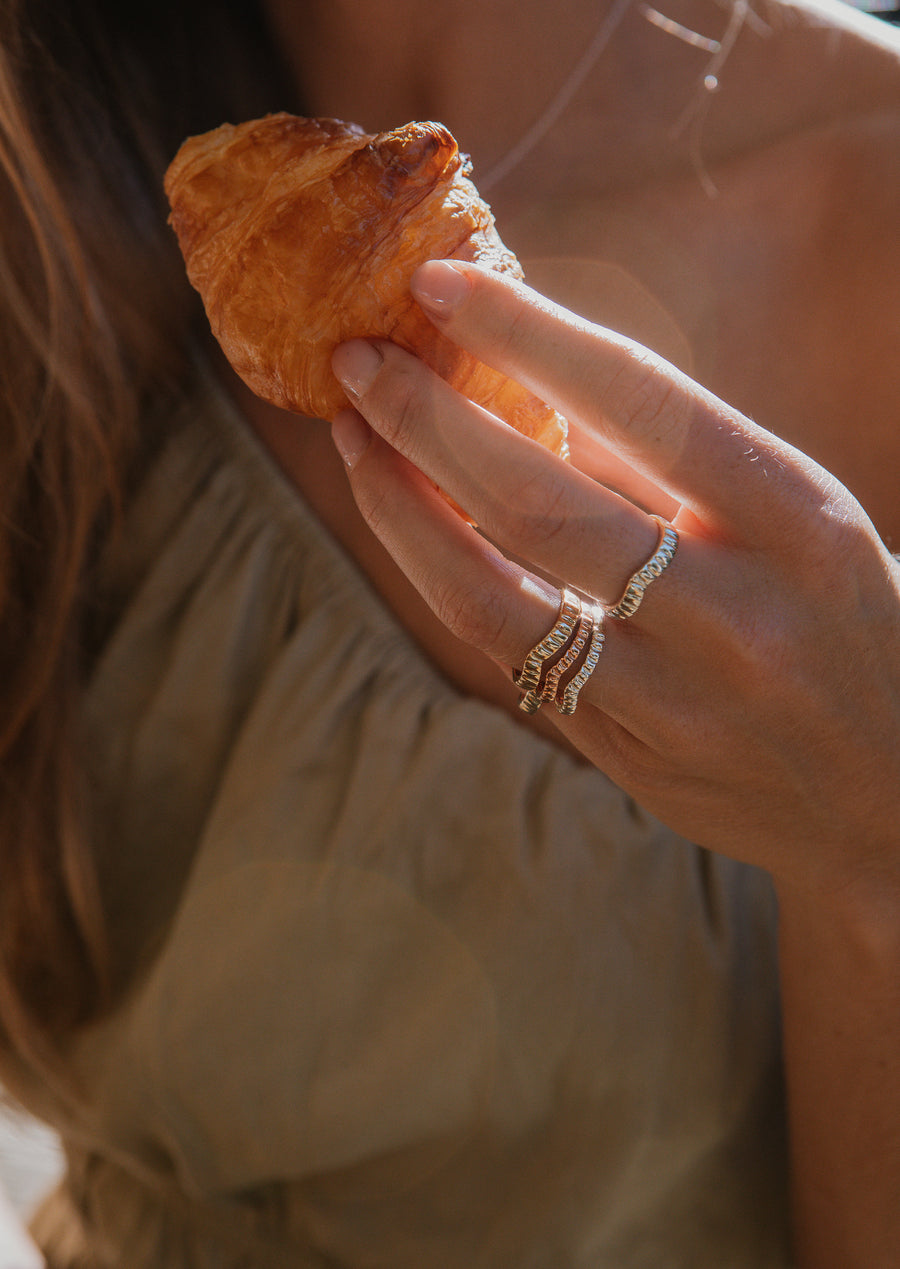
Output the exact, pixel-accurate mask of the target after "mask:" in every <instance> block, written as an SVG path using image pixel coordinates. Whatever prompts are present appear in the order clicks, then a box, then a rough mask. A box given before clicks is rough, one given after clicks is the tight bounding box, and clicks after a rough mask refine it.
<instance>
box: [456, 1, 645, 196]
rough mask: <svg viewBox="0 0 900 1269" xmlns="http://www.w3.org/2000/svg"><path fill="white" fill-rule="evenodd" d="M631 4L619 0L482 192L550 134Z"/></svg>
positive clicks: (482, 182)
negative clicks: (546, 104)
mask: <svg viewBox="0 0 900 1269" xmlns="http://www.w3.org/2000/svg"><path fill="white" fill-rule="evenodd" d="M631 4H632V0H615V4H614V5H613V6H612V8H611V9H609V10H608V12H607V13H606V15H605V16H604V18H603V21H602V22H601V24H600V28H599V30H598V31H597V34H596V35H595V36H594V38H593V39H592V40H591V42H590V44H589V45H588V46H587V48H586V49H585V50H584V52H583V53H582V55H581V57H579V59H578V61H577V62H576V63H575V66H574V67H573V69H572V71H571V72H570V74H569V76H568V78H567V79H566V80H565V82H564V83H563V84H562V86H561V87H560V88H559V89H558V90H557V92H556V94H555V96H554V97H553V98H552V100H551V101H550V104H549V105H548V106H547V107H546V109H545V110H544V111H543V113H542V114H541V115H540V116H539V117H538V118H537V119H536V120H535V122H534V123H533V124H532V125H531V127H530V128H529V129H528V131H527V132H526V133H524V135H523V136H522V137H520V138H519V140H518V141H517V142H516V144H515V145H514V146H513V147H512V149H511V150H508V151H507V152H506V154H504V156H503V158H501V159H499V160H498V161H497V162H496V163H495V164H494V165H493V167H491V168H489V169H488V170H487V172H485V174H484V175H483V176H479V178H478V188H479V189H480V190H481V191H482V192H487V191H489V190H490V189H491V188H492V187H493V186H495V185H499V183H500V182H501V181H503V180H505V179H506V177H507V176H509V174H510V172H511V171H512V170H513V169H514V168H516V167H518V165H519V164H520V163H521V162H522V160H523V159H524V158H525V157H526V155H528V154H529V153H530V152H531V151H532V150H533V149H534V147H535V146H536V145H537V144H538V142H539V141H541V140H542V139H543V137H545V136H546V135H547V133H548V132H549V131H550V129H551V128H552V127H553V125H554V124H555V123H556V121H557V119H559V117H560V115H561V114H562V113H563V111H564V110H565V109H566V107H567V106H568V105H569V103H570V102H571V100H572V98H573V97H574V96H575V94H576V93H577V92H578V90H579V88H580V87H581V85H582V84H583V83H584V81H585V80H586V79H587V77H588V75H589V74H590V73H591V71H592V70H593V69H594V67H595V66H596V64H597V62H598V61H599V60H600V58H601V56H602V55H603V53H604V51H605V50H606V47H607V45H608V44H609V42H610V40H611V39H612V37H613V35H614V34H615V33H616V30H617V28H618V26H619V24H620V23H621V21H622V19H623V18H624V17H625V14H626V13H627V12H628V9H629V8H630V7H631Z"/></svg>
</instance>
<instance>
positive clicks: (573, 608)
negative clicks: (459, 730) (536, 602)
mask: <svg viewBox="0 0 900 1269" xmlns="http://www.w3.org/2000/svg"><path fill="white" fill-rule="evenodd" d="M580 617H581V600H580V599H579V598H578V596H577V595H576V594H575V592H574V591H571V590H569V589H568V588H567V589H565V590H564V591H563V592H562V595H561V596H560V604H559V613H558V615H557V618H556V622H555V623H554V625H553V628H552V630H550V631H549V633H548V634H546V635H545V636H544V638H543V639H542V640H541V641H540V643H536V644H535V645H534V647H533V648H532V649H531V651H530V652H529V653H528V656H527V657H526V658H525V660H524V662H523V664H522V668H521V670H518V671H516V670H513V682H514V683H515V685H516V687H518V688H519V689H520V690H521V691H522V692H524V696H523V697H522V699H521V700H520V701H519V709H521V710H523V711H524V713H526V714H534V713H537V711H538V710H539V709H540V707H541V704H542V694H541V692H540V691H539V690H538V689H539V685H540V681H541V673H542V671H543V668H544V662H545V661H547V660H548V658H550V657H552V656H553V654H554V652H558V651H559V650H560V648H562V647H563V646H564V645H565V644H566V643H568V641H569V639H571V637H572V631H573V630H574V628H575V622H576V621H578V620H579V618H580Z"/></svg>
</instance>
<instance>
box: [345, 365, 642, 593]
mask: <svg viewBox="0 0 900 1269" xmlns="http://www.w3.org/2000/svg"><path fill="white" fill-rule="evenodd" d="M334 366H335V370H336V372H337V373H338V376H339V377H340V378H341V380H342V382H343V384H344V386H345V387H346V388H347V390H348V392H349V393H350V394H351V395H352V396H353V398H354V400H355V403H356V405H357V408H358V410H359V412H360V413H361V414H362V415H364V416H365V418H366V419H367V420H368V422H369V423H371V424H372V425H373V426H374V427H375V428H376V429H377V431H378V432H379V434H380V435H382V436H383V437H384V438H385V439H386V440H387V441H388V442H389V443H390V444H391V445H393V446H395V447H396V449H397V450H399V451H400V452H401V453H403V454H404V455H405V457H406V458H408V459H409V460H410V461H411V462H412V463H413V464H415V466H416V467H418V468H420V469H421V470H422V471H424V472H425V474H426V475H427V476H428V477H430V479H431V480H433V481H434V482H435V483H436V484H437V485H438V486H439V487H440V488H441V489H443V490H445V491H446V492H447V493H448V494H449V495H450V496H451V497H452V498H453V499H454V500H455V501H456V502H457V503H458V504H459V505H460V506H462V507H463V508H465V510H466V511H467V512H468V513H469V514H470V515H471V516H472V518H473V519H474V520H475V522H476V523H477V524H478V525H479V526H480V527H481V529H482V530H483V531H484V533H485V534H486V535H487V536H488V537H489V538H491V539H492V540H493V541H495V542H497V543H498V544H499V545H500V546H501V548H502V549H503V550H505V551H508V552H509V553H510V554H512V555H514V556H516V557H518V558H523V559H526V560H528V561H529V562H531V563H532V564H533V565H534V566H535V567H536V568H538V569H541V570H543V571H544V572H546V573H549V574H551V575H552V576H554V577H561V578H565V579H566V581H567V582H569V583H570V584H571V585H573V586H576V587H577V588H579V589H580V590H583V591H585V592H586V593H588V594H590V595H593V596H594V597H595V598H597V599H599V600H600V601H601V602H603V603H610V604H612V603H615V602H616V601H617V600H618V599H619V598H620V596H621V594H622V591H623V589H624V586H625V583H626V581H627V580H628V578H629V577H630V576H631V574H632V572H633V571H634V569H636V568H637V567H638V566H639V565H640V564H641V563H642V562H643V561H645V560H646V559H647V558H648V556H649V555H650V554H651V553H652V551H653V549H654V547H655V545H656V540H657V537H658V530H657V526H656V523H655V522H654V521H653V520H652V519H651V518H650V517H649V516H647V515H645V514H644V512H642V511H641V510H640V509H639V508H638V507H636V506H634V504H633V503H631V502H629V501H628V500H627V499H625V498H622V497H621V496H619V495H618V494H615V493H613V492H612V491H610V490H608V489H606V488H605V487H604V486H603V485H599V484H597V483H596V482H595V481H593V480H591V479H590V478H589V477H588V476H585V475H584V474H582V473H581V472H579V471H578V470H577V469H576V468H574V467H573V466H572V465H571V464H567V463H565V462H563V461H562V460H560V459H558V458H557V457H556V456H555V455H553V454H551V453H549V452H548V451H547V450H545V449H543V448H542V447H541V446H539V445H537V444H536V443H535V442H534V441H531V440H529V439H527V438H526V437H523V436H521V435H520V434H519V433H518V432H516V431H514V430H513V429H512V428H510V427H508V426H507V425H506V424H505V423H502V422H501V421H500V420H498V419H496V418H495V417H494V416H493V415H491V414H489V413H488V412H487V411H486V410H483V409H481V408H480V407H479V406H477V405H474V404H473V403H472V402H470V401H468V400H466V399H465V398H464V397H461V396H460V395H459V393H457V392H455V391H454V390H453V389H452V388H451V387H449V385H448V384H446V383H445V382H444V381H443V380H442V379H441V378H439V377H438V376H437V375H435V374H433V373H432V372H431V371H430V370H428V369H427V367H426V366H424V365H423V364H422V363H421V362H420V361H418V360H417V359H416V358H414V357H412V356H411V355H410V354H408V353H406V352H404V351H402V350H401V349H399V348H397V347H396V346H394V345H392V344H389V343H386V342H381V341H379V342H377V343H369V342H367V341H362V340H354V341H352V342H350V343H348V344H345V345H343V346H342V347H341V348H339V349H338V350H337V352H336V354H335V358H334ZM411 420H412V421H413V422H414V423H416V425H414V426H411V425H410V421H411ZM418 424H421V426H420V425H418ZM485 473H490V482H489V483H488V482H486V481H485V479H484V474H485Z"/></svg>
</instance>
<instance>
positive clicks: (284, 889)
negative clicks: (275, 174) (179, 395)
mask: <svg viewBox="0 0 900 1269" xmlns="http://www.w3.org/2000/svg"><path fill="white" fill-rule="evenodd" d="M301 425H302V424H301ZM105 577H106V593H105V600H106V604H107V608H108V634H107V636H106V638H105V641H104V644H103V651H102V655H101V656H100V658H99V661H98V664H97V667H96V672H95V674H94V677H93V680H92V684H91V689H90V695H89V700H88V707H87V714H86V727H87V741H86V746H85V748H86V752H87V753H88V754H89V755H90V757H91V761H92V765H93V773H94V784H95V793H96V822H97V849H98V852H99V855H100V858H101V861H102V868H103V878H104V885H105V889H106V894H107V901H108V906H109V909H110V918H111V922H112V928H113V932H114V937H115V939H116V945H117V947H118V949H119V953H120V963H121V964H122V965H123V966H124V967H126V968H127V972H128V974H129V975H130V977H131V980H132V986H131V988H130V990H129V992H128V993H127V995H126V998H125V1002H124V1004H123V1005H122V1007H121V1008H120V1009H119V1010H118V1011H117V1013H116V1014H115V1016H114V1017H112V1018H111V1019H110V1020H109V1021H107V1022H106V1023H104V1024H103V1025H102V1026H98V1027H96V1028H94V1030H93V1031H92V1032H91V1033H90V1034H89V1035H87V1036H85V1037H83V1039H82V1040H81V1041H80V1042H79V1044H78V1045H77V1046H76V1047H74V1048H73V1051H72V1053H71V1067H72V1073H73V1074H74V1075H76V1076H77V1077H78V1078H79V1079H80V1080H81V1081H82V1087H83V1089H84V1097H85V1107H84V1110H83V1112H82V1113H80V1114H79V1115H78V1116H77V1122H76V1117H75V1116H74V1115H68V1114H67V1113H65V1112H63V1111H58V1112H52V1111H51V1112H50V1113H51V1114H53V1115H55V1118H56V1122H57V1126H58V1127H59V1128H60V1130H61V1131H62V1133H63V1136H64V1138H65V1139H66V1142H67V1154H68V1160H69V1168H68V1174H67V1178H66V1180H65V1181H64V1183H63V1185H62V1187H61V1188H60V1190H59V1191H58V1192H57V1193H56V1194H55V1195H54V1196H53V1197H52V1198H51V1199H50V1200H49V1201H48V1202H47V1204H46V1205H45V1206H44V1208H43V1210H42V1211H41V1212H40V1214H39V1215H38V1217H37V1219H36V1221H35V1226H34V1229H35V1233H36V1236H37V1237H38V1238H39V1240H40V1242H41V1244H42V1245H43V1247H44V1249H45V1252H46V1254H47V1256H48V1260H49V1263H50V1265H51V1266H52V1269H75V1267H76V1266H78V1267H80V1269H81V1267H85V1266H90V1267H91V1269H94V1267H99V1266H117V1267H118V1266H123V1267H124V1266H127V1269H151V1266H152V1267H153V1269H159V1267H161V1266H165V1269H238V1267H239V1266H240V1267H246V1266H253V1267H254V1269H257V1267H259V1269H264V1267H265V1266H272V1265H274V1266H291V1267H292V1269H307V1267H309V1269H312V1267H313V1266H315V1267H316V1269H325V1267H326V1266H328V1267H331V1269H333V1267H334V1266H343V1267H346V1269H363V1266H365V1269H610V1267H616V1269H620V1267H621V1269H639V1267H640V1269H667V1267H669V1266H673V1267H674V1266H685V1267H688V1266H690V1267H691V1269H700V1267H701V1266H702V1267H704V1269H705V1267H707V1266H709V1267H713V1266H715V1269H743V1267H747V1269H750V1267H751V1266H752V1269H760V1267H761V1266H764V1267H767V1269H768V1267H773V1269H775V1267H780V1266H784V1265H786V1264H787V1263H788V1262H787V1258H786V1256H785V1253H784V1252H783V1250H782V1247H783V1238H784V1221H785V1218H784V1210H783V1207H784V1204H783V1170H784V1160H783V1155H784V1151H783V1143H782V1139H781V1138H782V1128H781V1124H782V1108H781V1089H780V1071H779V1036H778V1003H777V995H776V965H775V937H774V930H775V908H774V901H773V897H772V892H771V887H770V885H769V882H768V880H767V879H766V878H765V877H764V876H763V875H762V874H760V873H757V872H755V871H753V870H751V869H748V868H744V867H741V866H739V865H735V864H732V863H730V862H727V861H722V860H717V859H715V858H714V857H711V856H710V855H708V854H706V853H705V852H703V851H701V850H698V849H697V848H696V847H694V846H692V845H689V844H687V843H685V842H684V841H683V840H681V839H679V838H677V837H676V836H675V835H674V834H672V833H670V832H669V831H668V830H667V829H665V828H663V827H661V826H660V825H659V824H658V823H657V822H656V821H655V820H653V819H652V818H651V817H649V816H648V815H646V814H644V813H643V812H642V811H641V810H640V809H639V808H638V807H637V806H635V805H634V803H633V802H632V801H631V800H630V799H629V798H628V797H626V796H625V795H624V794H623V793H622V792H621V791H620V790H618V789H617V788H616V787H614V786H613V785H611V784H610V783H609V782H608V781H607V780H606V779H605V777H604V776H602V775H601V774H598V773H596V772H594V771H592V770H589V769H587V768H585V767H582V766H579V765H578V764H576V763H574V762H572V761H571V759H569V758H568V757H567V756H566V755H565V754H563V753H562V752H561V751H559V750H557V749H556V748H555V747H554V746H551V745H549V744H547V743H546V742H544V741H543V740H542V739H540V738H539V737H536V736H534V735H532V734H531V733H530V732H527V731H525V730H524V729H522V728H520V727H517V726H516V725H515V723H514V722H513V721H512V720H511V719H510V718H508V717H507V716H506V715H505V714H504V713H502V712H500V711H498V710H495V709H493V708H491V707H489V706H487V705H484V704H481V703H478V702H473V701H470V700H467V699H465V698H463V697H461V696H460V695H459V694H458V693H457V692H456V691H455V690H453V689H452V688H451V687H450V686H448V685H447V683H446V682H444V680H443V679H442V678H441V677H440V676H439V675H438V674H437V673H436V672H435V671H434V670H433V669H432V668H431V666H430V665H429V663H428V662H427V661H426V659H425V658H424V657H423V656H422V654H421V653H420V652H419V651H418V649H417V648H416V646H415V645H414V644H413V643H412V642H411V641H410V639H409V637H408V636H407V635H406V634H405V633H404V631H403V630H402V629H400V628H399V627H398V625H397V624H396V622H395V621H394V619H393V618H392V616H391V615H390V614H389V613H388V611H387V610H386V609H385V607H384V606H383V605H382V603H381V601H380V599H379V598H378V596H377V595H376V594H375V593H374V592H373V591H372V590H371V588H370V587H369V585H368V583H367V582H366V581H365V580H364V579H363V578H362V576H361V575H360V574H359V572H358V571H357V570H356V567H355V565H354V564H353V563H352V562H351V561H350V560H349V559H348V558H347V557H346V555H344V554H343V553H342V551H341V550H340V548H339V547H338V546H337V545H336V544H335V543H334V541H333V540H332V539H331V538H330V537H329V536H328V535H327V534H326V533H325V532H324V531H323V529H322V528H321V526H320V525H319V524H318V522H317V521H316V520H315V519H314V518H313V517H312V516H311V514H310V512H309V511H308V510H307V509H306V508H305V506H304V504H303V503H302V502H301V501H300V499H299V498H298V496H297V495H296V494H295V492H294V490H293V488H292V487H290V486H289V485H288V484H287V482H286V481H285V480H284V479H283V478H282V476H281V475H280V474H279V472H278V471H277V470H276V469H275V467H274V465H273V464H272V462H271V461H270V459H269V457H268V455H267V454H266V453H264V452H263V451H262V450H261V448H260V447H259V446H258V444H257V442H256V441H255V439H254V438H253V436H252V434H251V433H250V432H249V430H248V429H247V428H246V427H245V426H244V424H243V422H242V421H241V420H240V419H239V418H238V417H237V416H236V415H235V413H234V412H233V409H232V407H231V405H230V403H229V402H228V401H227V400H226V399H225V398H224V396H223V395H222V394H221V393H220V392H219V391H218V389H217V388H216V387H215V386H214V385H213V384H212V382H210V381H208V380H204V383H203V386H202V390H201V391H199V392H198V396H197V399H196V400H194V401H192V402H191V403H190V408H189V410H188V411H187V412H186V415H185V418H184V420H183V421H182V423H181V425H180V426H179V427H178V428H176V429H175V431H174V435H173V438H172V440H171V441H170V442H169V443H168V445H167V447H166V448H165V450H164V452H163V453H162V454H161V456H160V457H159V458H158V460H156V461H155V463H154V464H153V465H152V467H151V468H150V469H149V470H148V471H147V472H146V476H145V479H144V481H143V484H142V486H141V488H140V490H139V492H138V494H137V496H136V497H135V500H134V502H133V505H132V507H131V509H130V514H129V518H128V522H127V525H126V532H125V533H124V535H123V536H122V538H121V540H120V541H119V543H118V545H117V547H116V548H115V550H114V551H113V552H112V553H111V555H110V558H109V560H108V561H107V565H106V573H105ZM34 1102H35V1104H36V1105H42V1106H43V1107H44V1111H45V1113H46V1107H47V1106H48V1105H51V1103H50V1102H49V1101H48V1100H47V1099H46V1098H44V1099H43V1101H42V1094H41V1092H40V1090H35V1097H34Z"/></svg>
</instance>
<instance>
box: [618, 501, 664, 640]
mask: <svg viewBox="0 0 900 1269" xmlns="http://www.w3.org/2000/svg"><path fill="white" fill-rule="evenodd" d="M651 519H653V520H655V521H656V523H657V526H658V528H659V541H658V542H657V544H656V550H655V551H654V552H653V554H652V555H651V556H650V558H649V560H648V561H647V563H646V564H644V566H643V567H642V568H639V569H638V571H637V572H636V573H633V574H632V575H631V577H630V578H629V579H628V585H627V586H626V587H625V593H624V594H623V596H622V598H621V599H620V600H619V602H618V603H617V604H614V605H613V607H612V608H610V609H609V614H610V616H611V617H633V616H634V614H635V613H636V612H637V610H638V609H639V608H640V606H641V601H642V600H643V598H644V591H645V590H646V589H647V587H648V586H649V585H650V583H651V582H654V581H656V579H657V577H659V576H660V574H661V573H664V572H665V571H666V569H667V568H668V567H669V565H670V564H671V562H672V556H673V555H674V554H675V550H676V548H677V546H678V531H677V530H676V529H675V528H674V527H673V526H672V525H671V524H669V522H668V520H664V519H663V518H662V516H652V517H651Z"/></svg>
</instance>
